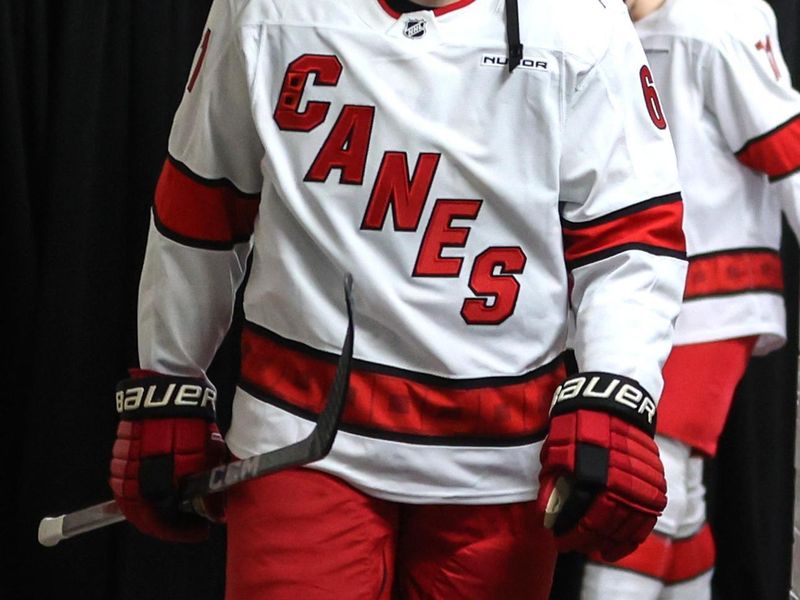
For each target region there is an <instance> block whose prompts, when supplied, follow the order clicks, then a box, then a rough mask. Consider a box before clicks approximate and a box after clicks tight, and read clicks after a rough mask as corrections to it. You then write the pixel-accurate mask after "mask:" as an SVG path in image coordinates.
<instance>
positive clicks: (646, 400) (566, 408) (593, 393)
mask: <svg viewBox="0 0 800 600" xmlns="http://www.w3.org/2000/svg"><path fill="white" fill-rule="evenodd" d="M582 409H586V410H595V411H600V412H605V413H609V414H611V415H614V416H615V417H619V418H620V419H622V420H623V421H626V422H627V423H630V424H631V425H634V426H636V427H638V428H639V429H641V430H642V431H644V432H646V433H648V434H649V435H650V437H653V436H655V432H656V403H655V402H654V401H653V398H652V397H651V396H650V394H648V393H647V391H646V390H645V389H644V388H643V387H642V386H641V385H639V383H638V382H637V381H636V380H635V379H631V378H629V377H624V376H622V375H613V374H611V373H603V372H600V371H589V372H585V373H578V374H576V375H573V376H572V377H570V378H569V379H567V380H566V381H564V383H562V384H561V385H560V386H558V387H557V388H556V391H555V393H554V394H553V402H552V404H551V405H550V416H551V418H552V417H556V416H558V415H562V414H565V413H570V412H575V411H576V410H582Z"/></svg>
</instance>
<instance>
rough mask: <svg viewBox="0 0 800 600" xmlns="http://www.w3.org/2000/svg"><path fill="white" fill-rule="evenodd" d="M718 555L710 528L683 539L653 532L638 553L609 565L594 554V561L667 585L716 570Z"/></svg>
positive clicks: (704, 526)
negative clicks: (716, 556)
mask: <svg viewBox="0 0 800 600" xmlns="http://www.w3.org/2000/svg"><path fill="white" fill-rule="evenodd" d="M714 560H715V551H714V541H713V539H712V537H711V529H710V528H709V526H708V524H707V523H706V524H704V525H703V527H702V528H701V529H700V531H698V532H697V533H696V534H694V535H692V536H690V537H687V538H680V539H673V538H670V537H667V536H665V535H663V534H661V533H659V532H653V533H652V534H651V535H650V536H648V537H647V539H645V541H644V542H643V543H642V544H641V545H640V546H639V547H638V548H637V549H636V551H635V552H633V553H632V554H629V555H628V556H625V557H623V558H621V559H620V560H618V561H616V562H613V563H608V562H606V561H604V560H602V559H601V558H600V557H599V556H598V555H596V554H593V555H592V556H591V561H592V562H594V563H598V564H601V565H604V566H606V567H611V568H614V569H620V570H623V571H630V572H632V573H636V574H638V575H644V576H645V577H650V578H651V579H658V580H659V581H661V582H662V583H664V584H665V585H675V584H677V583H683V582H686V581H691V580H692V579H695V578H697V577H700V576H701V575H704V574H705V573H708V572H709V571H710V570H711V569H712V568H714Z"/></svg>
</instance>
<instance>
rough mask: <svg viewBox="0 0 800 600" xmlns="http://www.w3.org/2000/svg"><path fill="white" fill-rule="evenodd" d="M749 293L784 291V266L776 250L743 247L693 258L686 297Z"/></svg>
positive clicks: (687, 279)
mask: <svg viewBox="0 0 800 600" xmlns="http://www.w3.org/2000/svg"><path fill="white" fill-rule="evenodd" d="M745 292H774V293H778V294H780V293H782V292H783V268H782V266H781V258H780V255H779V254H778V252H777V251H776V250H772V249H770V248H739V249H735V250H726V251H722V252H714V253H710V254H703V255H697V256H692V257H690V258H689V273H688V275H687V277H686V290H685V292H684V299H685V300H695V299H698V298H708V297H711V296H726V295H730V294H740V293H745Z"/></svg>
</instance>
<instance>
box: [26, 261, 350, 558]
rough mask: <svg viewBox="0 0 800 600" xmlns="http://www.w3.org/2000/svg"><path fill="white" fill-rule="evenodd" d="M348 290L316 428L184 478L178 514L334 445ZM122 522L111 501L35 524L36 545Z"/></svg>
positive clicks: (344, 366)
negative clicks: (340, 342) (338, 353)
mask: <svg viewBox="0 0 800 600" xmlns="http://www.w3.org/2000/svg"><path fill="white" fill-rule="evenodd" d="M352 287H353V278H352V276H351V275H349V274H348V275H347V276H346V277H345V281H344V296H345V304H346V306H347V319H348V321H347V335H346V336H345V339H344V344H343V345H342V354H341V356H340V357H339V361H338V362H337V364H336V375H335V377H334V379H333V384H332V385H331V387H330V389H329V390H328V394H327V399H326V401H325V407H324V408H323V409H322V412H320V414H319V417H318V418H317V424H316V425H315V427H314V429H313V430H312V431H311V433H310V434H309V435H308V437H306V438H304V439H302V440H300V441H299V442H295V443H294V444H290V445H288V446H285V447H283V448H278V449H277V450H272V451H270V452H265V453H264V454H259V455H257V456H252V457H250V458H245V459H244V460H235V461H232V462H230V463H227V464H224V465H220V466H218V467H215V468H214V469H211V470H210V471H203V472H201V473H196V474H194V475H191V476H189V477H187V478H186V479H184V481H183V482H182V485H181V491H180V497H181V503H180V508H181V510H183V511H186V512H196V511H195V510H194V508H193V506H194V503H195V502H196V501H197V500H198V499H199V498H202V497H203V496H207V495H208V494H213V493H215V492H221V491H223V490H226V489H228V488H230V487H232V486H234V485H236V484H237V483H241V482H243V481H248V480H250V479H255V478H257V477H261V476H263V475H267V474H269V473H274V472H276V471H281V470H283V469H288V468H290V467H296V466H299V465H304V464H307V463H310V462H314V461H316V460H319V459H321V458H323V457H324V456H326V455H327V454H328V452H329V451H330V449H331V446H333V440H334V438H335V437H336V431H337V429H338V426H339V419H340V417H341V415H342V411H343V408H344V404H345V399H346V398H347V390H348V384H349V379H350V369H351V363H352V359H353V332H354V327H353V307H352V297H351V293H352ZM124 520H125V516H124V515H123V514H122V512H121V511H120V509H119V506H117V503H116V502H115V501H114V500H109V501H107V502H102V503H100V504H95V505H93V506H88V507H86V508H83V509H81V510H77V511H75V512H71V513H67V514H65V515H61V516H59V517H45V518H43V519H42V521H41V522H40V523H39V534H38V537H39V543H40V544H42V545H43V546H55V545H56V544H57V543H58V542H60V541H61V540H64V539H67V538H70V537H74V536H76V535H80V534H82V533H86V532H87V531H93V530H95V529H99V528H101V527H105V526H107V525H112V524H114V523H119V522H120V521H124Z"/></svg>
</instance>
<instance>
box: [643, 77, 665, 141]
mask: <svg viewBox="0 0 800 600" xmlns="http://www.w3.org/2000/svg"><path fill="white" fill-rule="evenodd" d="M639 81H640V82H641V83H642V92H643V93H644V103H645V105H646V106H647V112H648V113H650V119H651V120H652V121H653V125H655V126H656V127H658V128H659V129H666V128H667V120H666V119H665V118H664V111H663V110H661V101H660V100H659V99H658V92H657V91H656V86H655V84H654V83H653V74H652V73H651V72H650V67H648V66H647V65H643V66H642V68H641V69H640V70H639Z"/></svg>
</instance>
